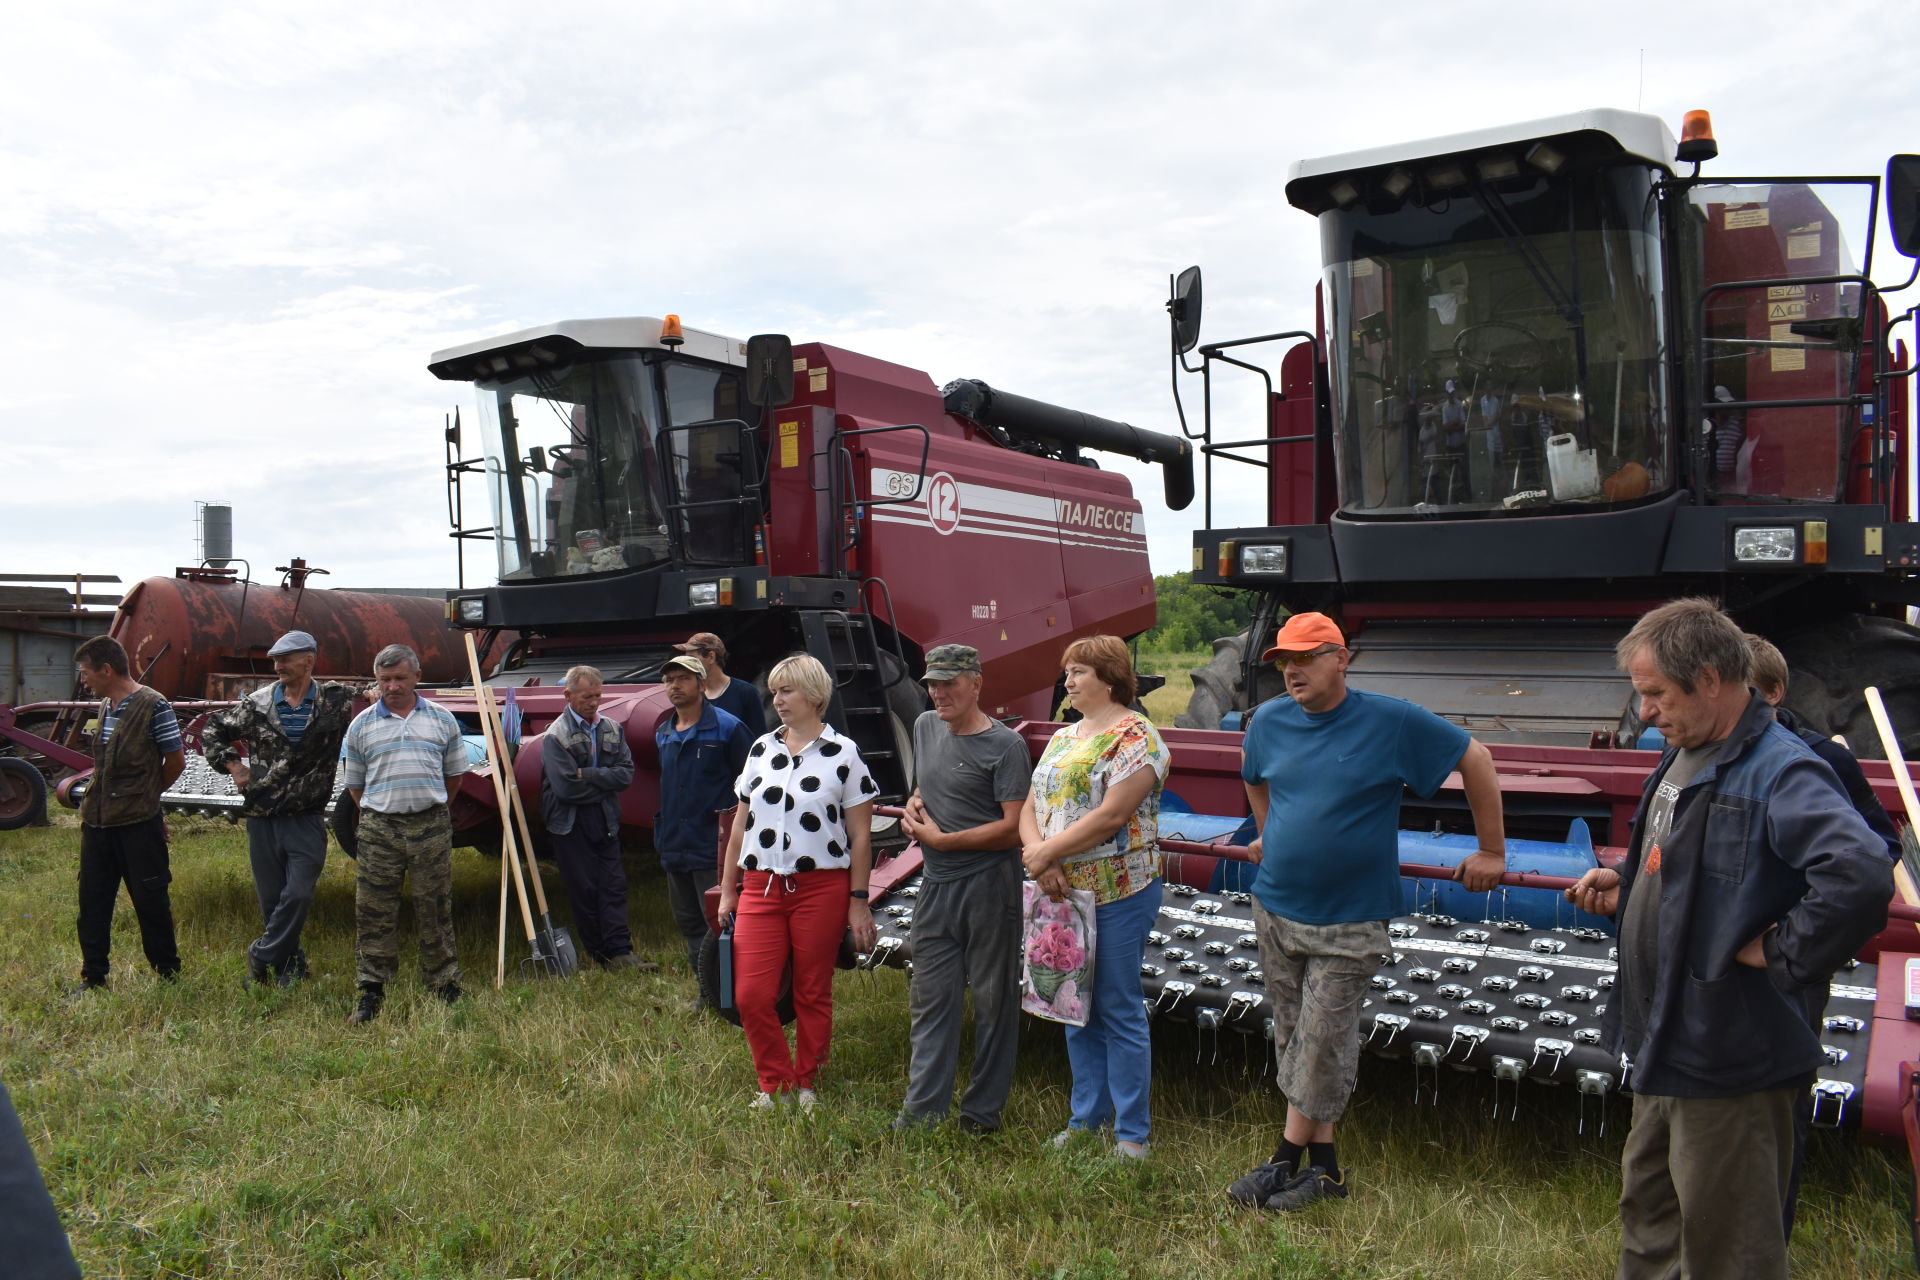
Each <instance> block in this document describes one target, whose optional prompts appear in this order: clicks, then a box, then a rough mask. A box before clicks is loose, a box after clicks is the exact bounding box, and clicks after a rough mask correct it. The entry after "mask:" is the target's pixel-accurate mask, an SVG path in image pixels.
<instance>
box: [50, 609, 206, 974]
mask: <svg viewBox="0 0 1920 1280" xmlns="http://www.w3.org/2000/svg"><path fill="white" fill-rule="evenodd" d="M73 660H74V665H75V666H76V667H77V668H78V669H79V672H80V680H81V682H82V683H83V684H85V685H86V686H87V688H88V689H90V690H92V691H93V692H94V693H96V694H98V695H99V696H100V697H101V698H102V699H103V701H102V702H101V704H100V719H99V727H98V729H97V730H96V731H95V734H94V740H93V742H94V746H93V778H92V780H91V782H90V783H89V784H88V786H87V791H86V795H85V796H83V797H82V798H81V800H80V919H79V923H78V927H79V933H80V989H81V990H82V991H87V990H92V989H96V988H101V987H105V986H106V985H107V974H108V972H109V971H110V969H111V964H110V962H109V953H110V949H111V946H112V942H113V907H114V903H115V902H116V901H117V900H118V899H119V897H120V885H121V883H122V882H123V881H124V882H125V883H126V886H127V897H129V898H131V899H132V900H133V914H134V918H135V919H137V920H138V921H139V922H140V945H141V948H142V950H144V951H145V952H146V955H147V963H148V964H150V965H152V966H153V971H154V972H155V973H157V974H159V975H160V976H161V977H162V978H164V979H166V980H168V981H171V980H173V979H174V978H176V977H178V976H179V973H180V949H179V947H178V946H177V945H176V944H175V941H174V936H173V903H172V901H171V900H170V899H169V898H168V896H167V885H168V884H169V883H171V882H172V880H173V868H172V865H171V863H170V862H169V860H168V857H167V823H166V819H165V818H164V817H163V816H162V815H161V812H160V793H161V792H163V791H165V790H166V789H167V788H168V787H170V786H172V785H173V783H174V780H175V779H176V778H178V777H179V776H180V774H181V771H182V770H184V769H185V768H186V767H187V753H186V744H185V743H184V742H183V741H182V740H181V737H180V722H179V721H178V720H177V719H176V718H175V717H174V714H173V707H172V706H171V705H169V704H168V702H167V700H166V699H165V698H163V697H161V696H160V695H159V694H158V693H157V692H155V691H154V690H152V689H149V688H147V686H145V685H143V684H141V683H140V682H139V681H137V680H135V679H134V678H133V676H132V674H131V671H130V668H129V667H128V665H127V651H126V650H125V649H123V648H122V647H121V646H120V642H119V641H118V640H115V639H114V638H113V637H112V636H95V637H94V638H93V639H91V640H89V641H87V642H86V643H85V644H82V645H81V646H80V647H79V648H78V649H77V650H75V651H74V655H73Z"/></svg>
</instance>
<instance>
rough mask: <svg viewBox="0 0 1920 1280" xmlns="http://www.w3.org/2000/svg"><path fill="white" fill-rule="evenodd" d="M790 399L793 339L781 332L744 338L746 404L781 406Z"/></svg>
mask: <svg viewBox="0 0 1920 1280" xmlns="http://www.w3.org/2000/svg"><path fill="white" fill-rule="evenodd" d="M791 399H793V340H792V339H791V338H789V337H787V335H786V334H784V333H756V334H755V335H753V337H751V338H748V339H747V403H748V404H757V405H763V406H764V405H775V406H778V405H783V404H785V403H787V401H789V400H791Z"/></svg>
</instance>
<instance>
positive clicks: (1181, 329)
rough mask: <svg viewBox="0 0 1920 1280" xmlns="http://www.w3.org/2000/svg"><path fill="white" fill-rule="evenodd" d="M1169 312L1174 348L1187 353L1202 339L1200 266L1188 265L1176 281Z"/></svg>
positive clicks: (1168, 306)
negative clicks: (1171, 320)
mask: <svg viewBox="0 0 1920 1280" xmlns="http://www.w3.org/2000/svg"><path fill="white" fill-rule="evenodd" d="M1167 314H1168V315H1170V316H1172V317H1173V349H1174V350H1175V351H1177V352H1179V353H1180V354H1181V355H1185V354H1187V352H1189V351H1191V350H1193V349H1194V347H1195V346H1196V345H1198V343H1199V341H1200V268H1198V267H1188V268H1187V269H1186V270H1185V271H1182V272H1181V273H1180V276H1179V279H1177V280H1175V281H1174V284H1173V296H1172V297H1171V298H1169V299H1167Z"/></svg>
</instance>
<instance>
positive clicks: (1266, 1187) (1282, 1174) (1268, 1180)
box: [1227, 1160, 1298, 1209]
mask: <svg viewBox="0 0 1920 1280" xmlns="http://www.w3.org/2000/svg"><path fill="white" fill-rule="evenodd" d="M1296 1172H1298V1171H1297V1170H1296V1169H1295V1168H1294V1167H1293V1161H1291V1160H1269V1161H1267V1162H1266V1163H1265V1164H1263V1165H1261V1166H1260V1167H1259V1168H1257V1169H1255V1170H1253V1171H1252V1172H1250V1173H1246V1174H1242V1175H1241V1176H1240V1177H1239V1178H1238V1179H1236V1180H1235V1181H1234V1184H1233V1185H1232V1186H1230V1187H1228V1188H1227V1194H1228V1195H1229V1196H1231V1197H1232V1198H1233V1201H1234V1203H1235V1204H1239V1205H1244V1206H1245V1207H1246V1208H1249V1209H1264V1208H1266V1207H1267V1201H1268V1200H1270V1199H1272V1198H1273V1195H1274V1193H1275V1192H1277V1191H1279V1190H1280V1189H1281V1188H1282V1187H1284V1186H1286V1185H1287V1184H1288V1183H1289V1182H1292V1181H1293V1176H1294V1174H1295V1173H1296Z"/></svg>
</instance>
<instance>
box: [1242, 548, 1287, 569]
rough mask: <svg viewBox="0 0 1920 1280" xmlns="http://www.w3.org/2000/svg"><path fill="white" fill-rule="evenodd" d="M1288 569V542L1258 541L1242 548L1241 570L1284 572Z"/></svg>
mask: <svg viewBox="0 0 1920 1280" xmlns="http://www.w3.org/2000/svg"><path fill="white" fill-rule="evenodd" d="M1286 571H1287V544H1286V543H1284V542H1279V543H1257V544H1255V545H1253V546H1246V547H1241V548H1240V572H1242V573H1262V574H1266V573H1273V574H1284V573H1285V572H1286Z"/></svg>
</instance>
